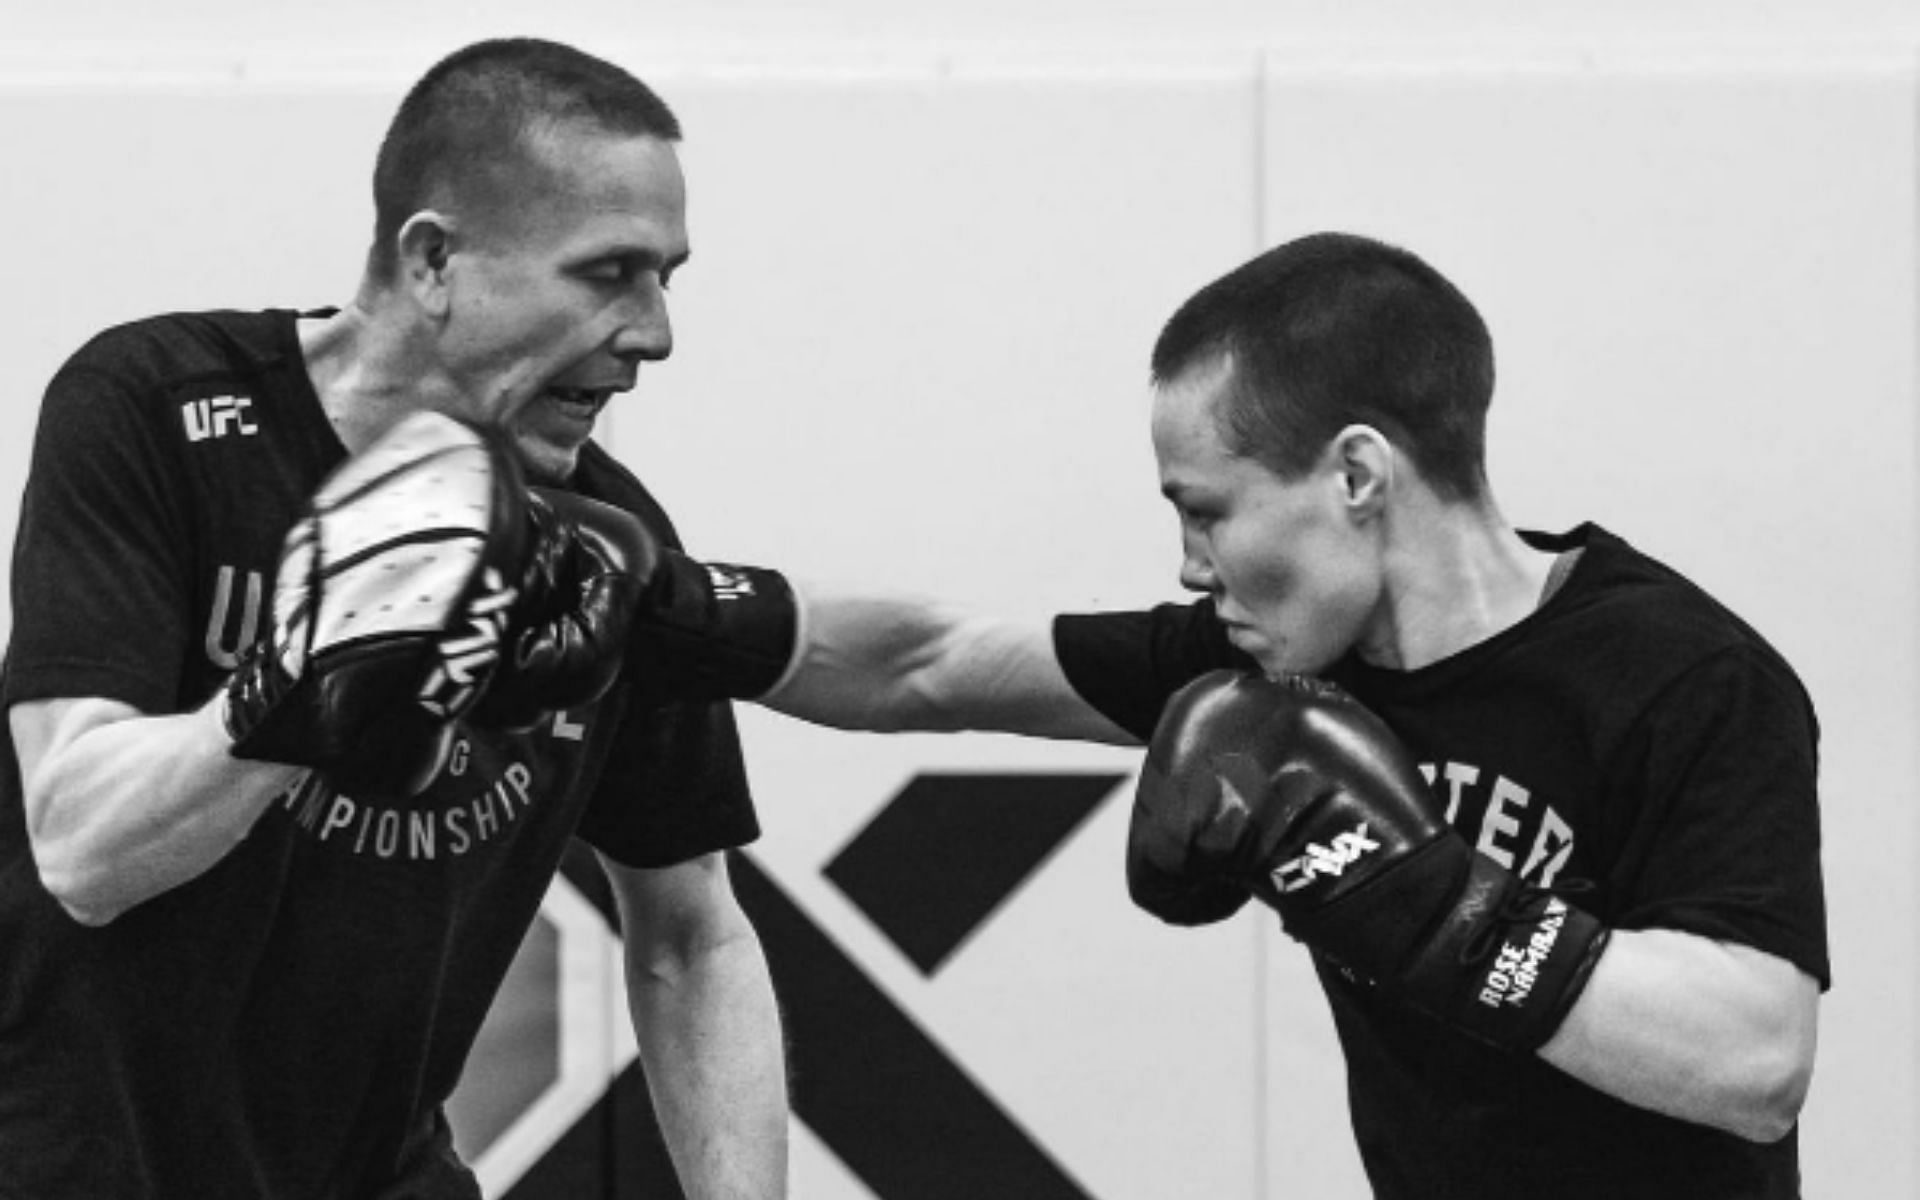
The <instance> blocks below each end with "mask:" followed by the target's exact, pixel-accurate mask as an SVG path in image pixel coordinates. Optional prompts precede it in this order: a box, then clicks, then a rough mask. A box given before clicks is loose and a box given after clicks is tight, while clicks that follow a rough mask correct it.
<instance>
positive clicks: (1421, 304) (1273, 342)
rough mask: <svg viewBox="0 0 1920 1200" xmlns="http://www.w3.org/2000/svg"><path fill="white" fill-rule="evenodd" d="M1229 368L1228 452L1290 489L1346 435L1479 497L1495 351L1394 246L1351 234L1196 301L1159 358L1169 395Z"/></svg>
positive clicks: (1477, 322) (1221, 413)
mask: <svg viewBox="0 0 1920 1200" xmlns="http://www.w3.org/2000/svg"><path fill="white" fill-rule="evenodd" d="M1216 362H1230V363H1231V364H1232V368H1233V376H1232V378H1231V380H1230V381H1229V383H1228V390H1227V391H1226V393H1225V398H1224V399H1223V400H1222V402H1221V404H1220V408H1219V410H1218V412H1217V413H1216V417H1217V419H1218V420H1219V421H1220V428H1221V433H1222V440H1223V442H1224V443H1225V444H1226V446H1227V448H1228V449H1229V450H1230V451H1232V452H1233V453H1235V454H1239V455H1242V456H1244V457H1247V458H1251V459H1254V460H1256V461H1258V462H1260V463H1262V464H1264V465H1265V466H1266V467H1267V468H1268V469H1269V470H1272V471H1273V472H1274V473H1275V474H1277V475H1279V476H1281V477H1282V478H1285V479H1298V478H1300V477H1301V476H1302V475H1304V474H1305V473H1306V472H1307V471H1308V470H1309V469H1310V468H1311V467H1312V466H1313V464H1314V463H1315V462H1316V461H1318V459H1319V457H1320V455H1321V453H1322V452H1324V451H1325V449H1326V447H1327V444H1328V443H1329V442H1330V441H1332V440H1333V438H1334V437H1335V436H1337V435H1338V434H1339V432H1340V430H1342V429H1343V428H1345V427H1347V426H1348V425H1352V424H1364V425H1372V426H1374V427H1375V428H1377V429H1379V430H1380V432H1381V433H1383V434H1385V435H1386V436H1387V438H1388V439H1389V440H1390V441H1392V442H1394V443H1395V444H1396V445H1398V446H1400V447H1401V448H1402V449H1403V450H1404V451H1405V452H1406V453H1407V454H1408V455H1409V457H1410V458H1411V459H1412V460H1413V462H1414V465H1415V467H1416V468H1417V469H1418V470H1419V472H1420V476H1421V478H1422V479H1424V480H1425V481H1426V482H1427V484H1428V486H1430V487H1432V488H1433V490H1434V492H1435V493H1436V494H1437V495H1439V496H1441V497H1443V498H1445V499H1451V500H1474V499H1477V498H1479V497H1480V496H1482V495H1483V494H1484V493H1485V491H1486V487H1487V481H1486V415H1487V408H1488V406H1489V405H1490V404H1491V403H1492V400H1493V342H1492V338H1491V337H1490V336H1489V334H1488V333H1487V327H1486V324H1485V322H1483V321H1482V320H1481V319H1480V314H1479V313H1478V312H1477V311H1476V310H1475V309H1474V307H1473V305H1472V304H1471V303H1469V302H1468V300H1467V298H1466V296H1464V295H1463V294H1461V292H1460V290H1459V289H1458V288H1456V287H1454V285H1453V284H1452V283H1450V282H1448V281H1447V279H1446V278H1445V277H1444V276H1442V275H1441V274H1440V273H1439V272H1438V271H1436V270H1434V269H1433V268H1432V267H1430V266H1428V265H1427V264H1426V263H1425V262H1422V261H1421V260H1420V259H1419V258H1417V257H1415V256H1414V255H1413V254H1410V253H1408V252H1407V251H1405V250H1402V249H1399V248H1398V247H1395V246H1389V245H1387V244H1385V243H1382V242H1377V241H1373V240H1372V239H1369V238H1364V237H1359V236H1356V235H1353V234H1345V233H1317V234H1312V235H1310V236H1307V237H1303V238H1299V239H1297V240H1295V241H1291V242H1287V243H1286V244H1284V245H1281V246H1277V247H1275V248H1274V249H1272V250H1269V251H1267V252H1266V253H1264V254H1261V255H1260V256H1258V257H1256V258H1254V259H1252V260H1251V261H1249V262H1247V263H1245V264H1244V265H1242V266H1240V267H1238V268H1236V269H1235V270H1233V271H1230V272H1228V273H1227V274H1226V275H1223V276H1221V277H1220V278H1219V279H1216V280H1215V281H1214V282H1212V283H1210V284H1208V285H1207V286H1206V287H1204V288H1202V289H1200V290H1199V291H1198V292H1196V293H1194V295H1193V296H1192V298H1190V299H1189V300H1188V301H1187V302H1186V303H1185V304H1183V305H1181V306H1180V308H1179V310H1178V311H1177V312H1175V313H1174V315H1173V317H1172V318H1171V319H1170V320H1168V322H1167V324H1166V326H1165V328H1164V329H1162V331H1161V333H1160V338H1159V340H1158V341H1157V342H1156V343H1155V345H1154V348H1153V380H1154V383H1155V384H1156V385H1157V386H1161V387H1164V386H1166V385H1167V384H1169V383H1171V382H1173V381H1174V380H1175V379H1178V378H1179V377H1181V376H1182V375H1184V374H1186V373H1187V372H1188V371H1191V370H1193V369H1195V368H1198V367H1203V366H1211V365H1213V364H1214V363H1216Z"/></svg>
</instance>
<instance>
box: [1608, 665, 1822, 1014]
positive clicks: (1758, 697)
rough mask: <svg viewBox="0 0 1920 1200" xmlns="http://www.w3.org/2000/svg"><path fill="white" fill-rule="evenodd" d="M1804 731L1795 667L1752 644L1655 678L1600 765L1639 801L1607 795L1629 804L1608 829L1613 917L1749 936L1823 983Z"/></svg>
mask: <svg viewBox="0 0 1920 1200" xmlns="http://www.w3.org/2000/svg"><path fill="white" fill-rule="evenodd" d="M1818 737H1819V730H1818V724H1817V721H1816V719H1815V716H1814V713H1813V708H1812V705H1811V703H1810V701H1809V700H1808V699H1807V697H1806V693H1805V691H1804V690H1803V689H1802V688H1801V686H1800V684H1799V682H1798V680H1796V679H1795V678H1794V677H1793V676H1792V673H1791V672H1790V671H1789V670H1788V669H1787V668H1786V667H1785V666H1784V665H1783V664H1781V663H1780V662H1779V661H1778V660H1777V659H1775V658H1773V657H1770V656H1768V655H1765V654H1763V653H1761V652H1760V651H1758V650H1756V649H1755V648H1753V647H1750V646H1743V647H1739V648H1735V649H1731V650H1727V651H1724V652H1721V653H1719V654H1716V655H1714V656H1713V657H1711V658H1708V659H1706V660H1704V661H1703V662H1702V663H1700V664H1699V665H1697V666H1695V667H1693V668H1691V669H1690V670H1688V671H1687V672H1686V673H1685V674H1683V675H1682V676H1680V677H1679V678H1678V679H1677V680H1676V681H1675V682H1674V683H1672V684H1671V685H1669V686H1668V687H1667V688H1666V689H1665V690H1664V691H1663V692H1662V693H1661V694H1660V695H1659V696H1658V697H1657V698H1656V699H1655V701H1654V703H1653V704H1652V705H1651V706H1649V707H1648V709H1647V710H1646V712H1645V713H1644V714H1643V715H1642V717H1641V719H1640V721H1639V722H1638V724H1637V726H1636V728H1635V730H1634V732H1633V734H1632V735H1631V736H1630V737H1629V738H1628V740H1627V742H1626V744H1625V745H1624V747H1623V750H1622V755H1621V761H1620V763H1619V764H1618V767H1617V769H1616V770H1615V771H1611V772H1609V774H1610V775H1612V776H1613V777H1614V782H1613V786H1616V787H1623V788H1631V789H1634V790H1635V791H1637V792H1638V794H1639V801H1640V802H1639V805H1638V806H1634V805H1630V804H1623V805H1620V806H1619V810H1620V811H1634V810H1635V809H1636V807H1637V816H1636V818H1635V820H1634V823H1633V826H1632V827H1631V828H1628V829H1624V830H1616V831H1614V835H1615V837H1616V838H1617V839H1619V840H1620V841H1621V842H1622V849H1623V853H1621V854H1620V855H1619V856H1618V858H1617V859H1616V861H1617V862H1618V863H1619V864H1620V866H1619V867H1618V868H1617V869H1616V870H1617V872H1618V875H1617V877H1616V878H1614V879H1612V880H1611V881H1610V883H1611V887H1610V889H1609V890H1610V891H1611V892H1612V894H1613V896H1614V897H1615V904H1616V911H1615V912H1614V914H1613V919H1614V922H1615V924H1617V925H1619V926H1621V927H1623V928H1655V927H1658V928H1669V929H1679V930H1684V931H1686V932H1690V933H1696V934H1700V935H1702V936H1705V937H1710V938H1714V939H1716V940H1721V941H1729V942H1736V943H1740V944H1743V945H1748V946H1752V947H1754V948H1755V949H1758V950H1762V951H1766V952H1768V953H1771V954H1775V955H1778V956H1780V957H1782V958H1784V959H1787V960H1788V961H1790V962H1792V963H1794V964H1795V965H1797V966H1799V967H1800V968H1801V969H1802V970H1804V971H1806V972H1807V973H1808V974H1809V975H1812V976H1813V977H1814V978H1816V979H1818V980H1819V981H1820V982H1821V984H1822V986H1823V987H1824V986H1826V985H1828V984H1829V983H1830V982H1831V978H1830V968H1829V963H1828V956H1827V937H1826V910H1825V902H1824V900H1823V892H1822V880H1821V869H1820V816H1819V801H1818V784H1817V776H1818Z"/></svg>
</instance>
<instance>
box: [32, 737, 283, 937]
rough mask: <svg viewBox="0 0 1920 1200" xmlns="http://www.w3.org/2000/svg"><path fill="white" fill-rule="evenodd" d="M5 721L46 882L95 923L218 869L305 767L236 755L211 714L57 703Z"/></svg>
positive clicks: (73, 911)
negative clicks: (15, 750) (10, 732)
mask: <svg viewBox="0 0 1920 1200" xmlns="http://www.w3.org/2000/svg"><path fill="white" fill-rule="evenodd" d="M10 719H11V721H12V724H13V732H14V739H15V743H16V744H17V745H18V746H19V748H20V756H21V770H22V773H23V775H24V783H25V788H26V810H27V827H28V831H29V834H30V836H31V838H32V841H33V851H34V857H35V860H36V862H37V863H38V865H39V868H40V874H41V878H42V880H43V881H44V882H45V884H46V886H47V888H48V890H49V891H50V892H51V893H52V894H53V896H54V898H55V899H57V900H59V901H60V903H61V904H62V906H64V907H65V908H66V909H67V911H68V912H69V913H71V914H72V915H73V916H74V917H75V919H77V920H80V921H82V922H85V923H87V924H91V925H98V924H103V923H105V922H107V921H110V920H112V919H113V918H115V917H117V916H119V915H120V914H121V913H123V912H125V911H126V910H127V909H129V908H132V907H133V906H134V905H136V904H139V903H142V902H143V901H145V900H148V899H151V898H152V897H154V896H156V895H159V894H160V893H162V892H165V891H168V890H170V889H172V888H175V887H178V886H179V885H180V884H182V883H185V882H187V881H188V880H191V879H194V878H196V877H198V876H199V875H200V874H201V873H202V872H204V871H206V870H207V869H208V868H209V867H211V866H213V864H214V863H216V862H218V861H220V859H222V858H224V857H225V856H226V855H227V854H228V853H229V852H231V851H232V849H233V847H234V846H235V845H237V844H239V842H240V840H241V839H242V838H243V837H245V836H246V833H247V831H248V830H249V829H251V828H252V827H253V824H254V822H255V821H257V820H258V819H259V817H260V813H261V812H262V811H263V810H264V809H265V808H266V806H267V804H268V803H269V802H270V801H271V800H272V799H273V797H274V796H276V795H279V794H281V793H282V792H284V791H285V790H286V789H287V788H288V787H290V786H291V785H292V784H293V783H294V781H295V780H297V779H298V778H299V776H300V774H301V772H302V770H303V768H300V767H288V766H282V765H280V764H277V763H258V762H243V761H241V760H239V759H236V758H234V757H232V756H231V755H230V754H229V753H228V752H227V751H228V747H229V746H230V744H231V742H230V739H229V738H228V736H227V734H226V731H225V729H224V728H223V727H222V725H221V723H220V717H219V714H218V713H217V712H215V711H214V708H213V706H211V705H209V706H207V707H204V708H201V709H199V710H197V711H195V712H190V713H180V714H177V715H172V716H146V715H142V714H140V713H137V712H135V711H134V710H133V709H131V708H128V707H127V706H126V705H123V704H118V703H115V702H112V701H106V700H91V699H81V700H53V701H39V702H34V703H30V704H23V705H18V706H16V707H15V708H14V709H13V710H12V712H11V713H10Z"/></svg>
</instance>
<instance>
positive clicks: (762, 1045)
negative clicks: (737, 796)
mask: <svg viewBox="0 0 1920 1200" xmlns="http://www.w3.org/2000/svg"><path fill="white" fill-rule="evenodd" d="M601 862H602V864H603V865H604V866H605V867H606V870H607V874H608V875H609V877H610V878H611V879H612V881H613V889H614V895H615V897H616V899H617V901H618V903H619V907H620V917H621V925H622V931H623V934H624V937H625V941H626V974H627V996H628V1003H629V1005H630V1008H631V1013H632V1018H633V1028H634V1034H635V1035H636V1037H637V1039H638V1041H639V1045H640V1053H641V1057H642V1061H643V1063H644V1064H645V1067H646V1075H647V1083H648V1086H649V1088H650V1089H651V1092H652V1096H653V1104H654V1109H655V1111H656V1113H657V1115H658V1117H659V1120H660V1128H661V1132H662V1134H663V1135H664V1136H665V1138H666V1143H667V1148H668V1150H669V1152H670V1153H671V1154H672V1156H673V1161H674V1166H675V1168H676V1169H677V1171H678V1173H679V1176H680V1184H681V1187H682V1188H683V1189H684V1190H685V1191H686V1194H687V1197H688V1200H767V1198H769V1197H784V1196H785V1195H786V1194H787V1087H786V1069H785V1054H784V1047H783V1044H782V1041H781V1034H780V1014H779V1010H778V1008H777V1007H776V1005H775V1002H774V995H773V984H772V981H771V979H770V977H769V975H768V973H767V961H766V957H765V955H764V953H763V952H762V951H761V948H760V940H759V937H758V935H757V934H756V933H755V932H754V929H753V926H752V925H751V924H750V923H749V922H748V920H747V917H746V914H745V913H743V912H742V911H741V910H740V906H739V902H738V901H737V900H736V899H735V898H734V894H733V887H732V884H731V882H730V880H729V878H728V875H727V867H726V858H725V856H724V855H722V854H718V853H714V854H708V855H705V856H702V857H700V858H696V859H693V860H692V861H690V862H686V863H681V864H679V865H677V866H673V867H666V868H659V869H641V868H635V867H627V866H622V865H620V864H619V863H616V862H613V861H612V860H610V859H608V858H606V857H605V856H602V857H601Z"/></svg>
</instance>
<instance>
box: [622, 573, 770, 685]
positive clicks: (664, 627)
mask: <svg viewBox="0 0 1920 1200" xmlns="http://www.w3.org/2000/svg"><path fill="white" fill-rule="evenodd" d="M799 630H800V615H799V603H798V601H797V600H796V598H795V596H794V592H793V587H792V585H790V584H789V583H788V582H787V580H786V578H785V576H783V575H781V574H780V573H779V572H778V571H769V570H766V569H764V568H761V567H746V566H739V565H736V564H733V563H703V562H698V561H696V560H694V559H691V558H688V557H687V556H686V555H684V554H680V553H678V552H676V551H667V552H666V553H665V554H664V555H663V556H662V558H661V561H660V565H659V568H658V570H657V571H656V573H655V575H654V578H653V581H652V585H651V586H650V587H649V589H648V597H647V600H646V602H645V603H643V604H642V606H641V614H640V618H639V620H638V622H637V623H636V624H635V626H634V629H633V633H632V636H631V638H630V639H629V641H628V645H627V678H628V680H630V681H631V683H632V684H633V686H634V688H635V690H636V691H637V692H638V694H639V695H640V696H641V697H642V698H643V699H645V700H647V701H649V702H652V703H656V704H664V703H671V702H675V701H696V702H697V701H711V700H752V699H755V698H757V697H760V696H764V695H766V694H767V693H768V692H769V691H771V690H773V687H774V685H775V684H777V683H779V682H780V681H781V679H782V678H783V677H784V676H785V675H786V673H787V669H788V666H789V664H790V663H791V662H792V660H793V657H794V652H795V650H796V648H797V647H798V645H799Z"/></svg>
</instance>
